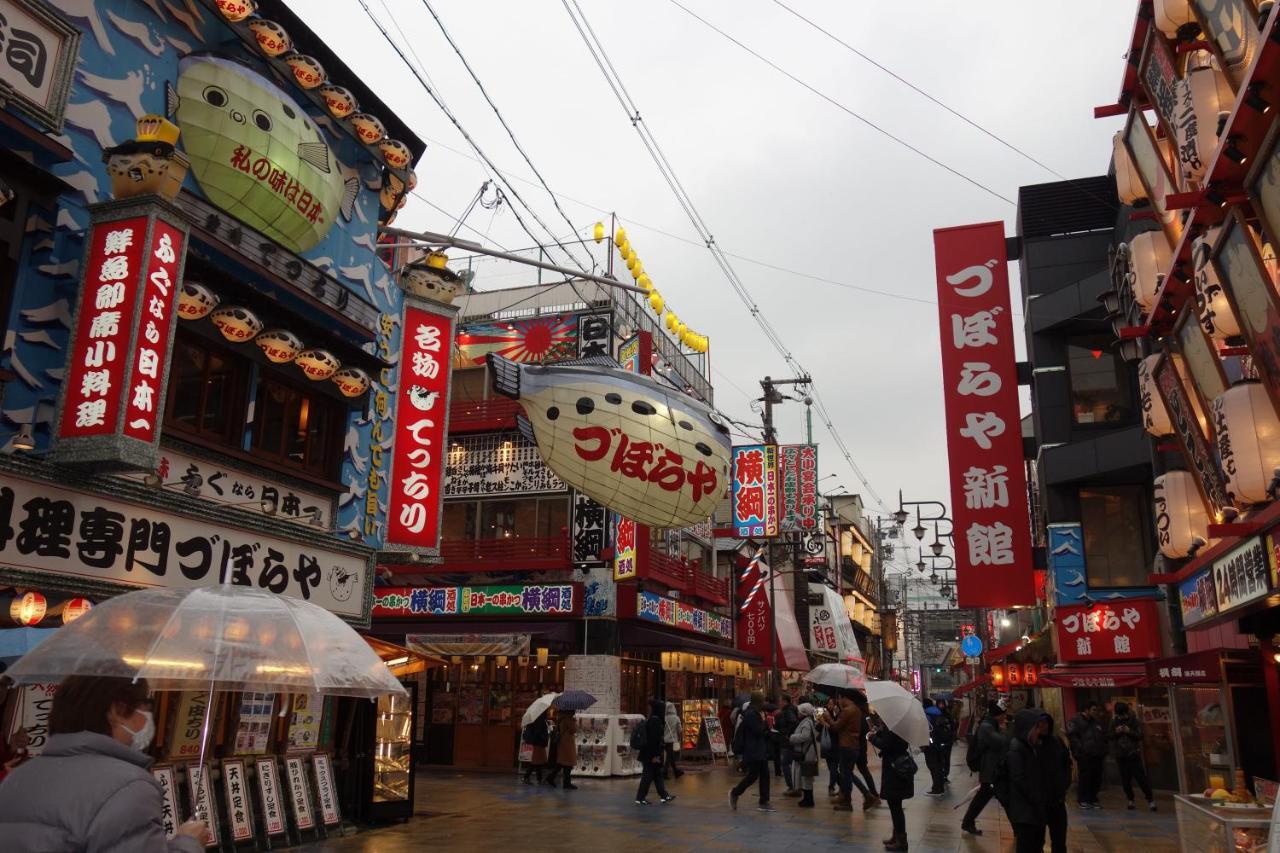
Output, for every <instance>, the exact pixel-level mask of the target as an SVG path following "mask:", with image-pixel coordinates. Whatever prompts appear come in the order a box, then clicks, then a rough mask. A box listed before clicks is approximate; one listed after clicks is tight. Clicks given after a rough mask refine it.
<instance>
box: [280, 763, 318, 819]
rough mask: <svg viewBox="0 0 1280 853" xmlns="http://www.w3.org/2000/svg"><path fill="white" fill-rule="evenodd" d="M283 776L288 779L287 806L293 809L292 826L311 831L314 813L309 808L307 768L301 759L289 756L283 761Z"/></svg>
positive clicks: (309, 785) (309, 789) (309, 791)
mask: <svg viewBox="0 0 1280 853" xmlns="http://www.w3.org/2000/svg"><path fill="white" fill-rule="evenodd" d="M284 770H285V775H286V776H288V777H289V804H290V805H291V806H292V807H293V824H294V826H296V827H298V829H300V830H301V829H311V828H313V827H314V826H315V825H316V818H315V812H314V811H313V810H312V808H311V783H310V782H308V781H307V766H306V765H305V764H303V763H302V759H301V758H299V757H298V756H296V755H291V756H289V757H288V758H286V759H285V760H284Z"/></svg>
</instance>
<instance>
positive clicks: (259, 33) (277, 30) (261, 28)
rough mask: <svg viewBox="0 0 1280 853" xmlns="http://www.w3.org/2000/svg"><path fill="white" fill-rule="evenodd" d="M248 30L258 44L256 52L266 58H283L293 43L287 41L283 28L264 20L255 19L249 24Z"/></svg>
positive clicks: (287, 35) (287, 36)
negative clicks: (264, 55)
mask: <svg viewBox="0 0 1280 853" xmlns="http://www.w3.org/2000/svg"><path fill="white" fill-rule="evenodd" d="M249 30H250V31H251V32H252V33H253V37H254V38H255V39H256V40H257V42H258V50H260V51H262V52H263V53H265V54H266V55H267V56H270V57H276V56H283V55H284V54H286V53H288V52H289V48H291V47H292V46H293V43H292V42H291V41H290V40H289V34H288V33H287V32H285V31H284V27H282V26H280V25H279V24H277V23H276V22H275V21H268V20H267V19H266V18H255V19H254V20H252V21H250V22H249Z"/></svg>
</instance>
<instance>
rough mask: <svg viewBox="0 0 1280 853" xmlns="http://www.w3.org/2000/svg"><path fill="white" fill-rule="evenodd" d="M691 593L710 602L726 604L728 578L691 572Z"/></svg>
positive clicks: (727, 598)
mask: <svg viewBox="0 0 1280 853" xmlns="http://www.w3.org/2000/svg"><path fill="white" fill-rule="evenodd" d="M693 594H694V595H696V596H698V598H701V599H702V600H704V601H709V602H711V603H712V604H720V605H727V604H728V603H729V580H728V578H716V577H712V576H711V575H709V574H707V573H705V572H701V571H696V570H695V571H694V572H693Z"/></svg>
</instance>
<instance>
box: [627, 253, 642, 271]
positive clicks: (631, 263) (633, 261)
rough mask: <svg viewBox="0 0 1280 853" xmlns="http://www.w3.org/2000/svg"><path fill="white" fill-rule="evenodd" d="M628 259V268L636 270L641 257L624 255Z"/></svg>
mask: <svg viewBox="0 0 1280 853" xmlns="http://www.w3.org/2000/svg"><path fill="white" fill-rule="evenodd" d="M624 257H626V259H627V269H629V270H634V269H635V268H636V267H637V266H639V264H640V259H639V258H637V257H636V256H635V255H634V254H633V255H626V256H624Z"/></svg>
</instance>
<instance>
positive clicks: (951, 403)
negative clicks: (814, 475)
mask: <svg viewBox="0 0 1280 853" xmlns="http://www.w3.org/2000/svg"><path fill="white" fill-rule="evenodd" d="M933 246H934V254H935V258H936V263H937V274H938V314H939V321H940V324H941V343H942V372H943V385H944V387H943V397H944V401H945V403H946V429H947V456H948V460H949V463H950V472H951V512H952V517H953V518H954V519H955V531H956V536H955V543H956V554H955V562H956V590H957V596H958V597H959V602H960V606H961V607H1010V606H1013V605H1031V604H1035V603H1036V593H1035V577H1034V575H1033V574H1032V572H1033V567H1032V560H1031V530H1030V527H1029V523H1028V520H1027V505H1026V476H1025V474H1024V473H1023V468H1022V430H1021V426H1020V424H1021V418H1020V416H1019V411H1018V377H1017V368H1016V365H1015V362H1014V348H1013V334H1014V333H1013V321H1012V318H1011V317H1010V313H1009V272H1008V260H1007V255H1006V253H1005V244H1004V223H1002V222H989V223H985V224H982V225H965V226H961V227H958V228H942V229H938V230H935V231H934V232H933Z"/></svg>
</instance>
